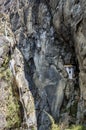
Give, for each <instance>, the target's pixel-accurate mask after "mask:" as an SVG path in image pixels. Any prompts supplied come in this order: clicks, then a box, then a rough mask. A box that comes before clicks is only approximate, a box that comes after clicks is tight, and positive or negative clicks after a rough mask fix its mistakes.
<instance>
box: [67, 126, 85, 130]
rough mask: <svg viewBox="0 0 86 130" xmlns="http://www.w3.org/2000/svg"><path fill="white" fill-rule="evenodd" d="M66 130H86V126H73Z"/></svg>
mask: <svg viewBox="0 0 86 130" xmlns="http://www.w3.org/2000/svg"><path fill="white" fill-rule="evenodd" d="M65 130H86V127H85V126H82V125H77V126H75V125H74V126H72V127H71V128H68V129H65Z"/></svg>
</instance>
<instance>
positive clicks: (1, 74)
mask: <svg viewBox="0 0 86 130" xmlns="http://www.w3.org/2000/svg"><path fill="white" fill-rule="evenodd" d="M11 77H12V73H11V71H10V69H9V68H8V69H5V68H3V69H2V68H1V69H0V79H3V80H6V81H9V80H10V79H11Z"/></svg>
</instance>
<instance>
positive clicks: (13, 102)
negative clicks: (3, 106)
mask: <svg viewBox="0 0 86 130" xmlns="http://www.w3.org/2000/svg"><path fill="white" fill-rule="evenodd" d="M6 117H7V118H6V119H7V128H9V129H10V128H18V127H20V125H21V112H20V105H19V103H18V100H17V98H16V97H14V95H13V92H12V87H9V96H8V103H7V115H6Z"/></svg>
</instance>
